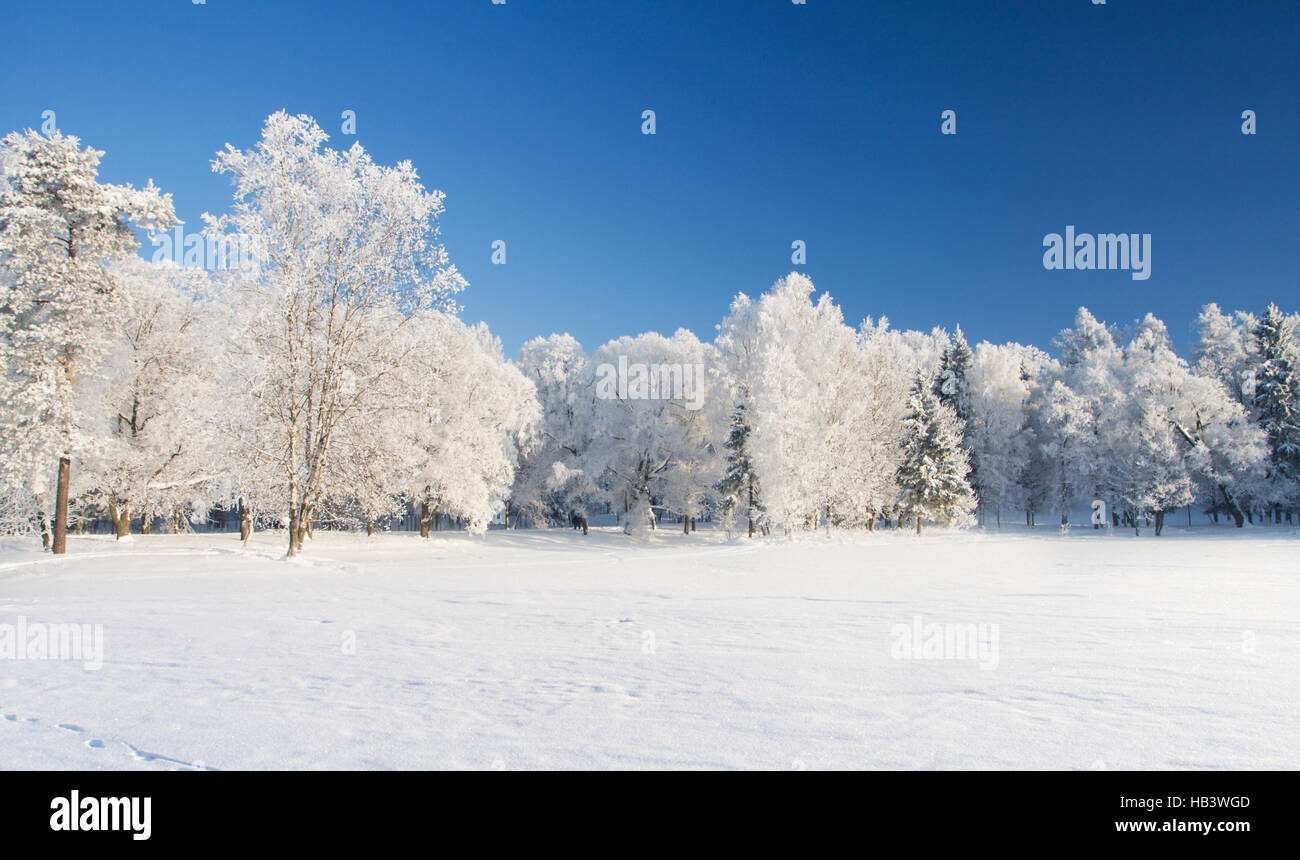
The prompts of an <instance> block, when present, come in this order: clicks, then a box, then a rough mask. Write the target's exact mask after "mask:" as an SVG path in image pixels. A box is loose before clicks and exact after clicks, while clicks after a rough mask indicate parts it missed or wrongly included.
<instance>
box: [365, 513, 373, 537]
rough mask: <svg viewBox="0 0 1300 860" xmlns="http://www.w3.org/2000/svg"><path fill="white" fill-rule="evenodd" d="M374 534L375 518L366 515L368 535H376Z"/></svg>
mask: <svg viewBox="0 0 1300 860" xmlns="http://www.w3.org/2000/svg"><path fill="white" fill-rule="evenodd" d="M374 534H375V518H374V517H366V535H367V536H369V537H374Z"/></svg>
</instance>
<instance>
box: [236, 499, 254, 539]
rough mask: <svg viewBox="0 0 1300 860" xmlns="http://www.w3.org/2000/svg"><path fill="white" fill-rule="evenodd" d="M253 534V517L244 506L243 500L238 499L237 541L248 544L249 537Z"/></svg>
mask: <svg viewBox="0 0 1300 860" xmlns="http://www.w3.org/2000/svg"><path fill="white" fill-rule="evenodd" d="M252 534H253V515H252V512H251V511H249V510H248V506H247V505H245V504H244V499H243V498H242V497H241V498H240V499H239V539H240V540H241V541H243V542H244V543H248V539H249V537H251V536H252Z"/></svg>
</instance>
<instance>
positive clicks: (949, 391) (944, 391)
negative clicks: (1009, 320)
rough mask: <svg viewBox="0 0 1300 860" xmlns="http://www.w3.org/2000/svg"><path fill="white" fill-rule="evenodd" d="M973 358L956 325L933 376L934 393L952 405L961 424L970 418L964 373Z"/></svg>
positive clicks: (965, 373)
mask: <svg viewBox="0 0 1300 860" xmlns="http://www.w3.org/2000/svg"><path fill="white" fill-rule="evenodd" d="M973 360H974V356H973V355H972V354H971V349H970V344H968V343H966V337H965V335H963V334H962V332H961V326H957V332H956V334H954V335H953V339H952V343H950V344H949V345H948V346H947V347H945V348H944V351H943V355H942V356H941V357H940V359H939V372H938V373H937V374H936V375H935V378H934V393H935V396H936V397H938V398H939V402H940V403H942V404H944V405H945V406H950V407H952V410H953V412H955V413H957V417H958V418H960V419H961V420H962V424H963V426H964V425H965V422H967V421H969V420H970V397H969V396H968V387H967V386H968V383H967V381H966V375H967V373H968V372H969V371H970V366H971V362H972V361H973Z"/></svg>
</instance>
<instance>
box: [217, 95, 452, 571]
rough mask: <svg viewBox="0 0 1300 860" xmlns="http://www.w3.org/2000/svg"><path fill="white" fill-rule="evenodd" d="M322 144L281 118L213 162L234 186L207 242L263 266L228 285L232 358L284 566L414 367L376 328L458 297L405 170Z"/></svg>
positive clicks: (355, 148)
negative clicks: (276, 517) (340, 451)
mask: <svg viewBox="0 0 1300 860" xmlns="http://www.w3.org/2000/svg"><path fill="white" fill-rule="evenodd" d="M326 139H327V136H326V134H325V133H324V132H323V131H322V130H321V129H320V127H319V126H318V125H317V124H316V123H315V122H314V121H313V120H312V119H310V118H309V117H305V116H289V115H288V114H286V113H285V112H283V111H281V112H279V113H276V114H273V115H272V116H271V117H269V118H268V119H267V121H266V125H265V127H264V129H263V132H262V139H261V141H260V142H259V143H258V144H257V145H256V146H255V147H254V148H253V149H251V150H248V151H239V150H237V149H235V148H234V147H232V146H229V145H227V147H226V150H225V151H224V152H221V153H219V154H218V156H217V158H216V160H215V161H214V162H213V169H214V170H215V171H217V172H220V173H228V174H230V175H231V176H232V177H233V180H234V184H235V203H234V208H233V211H232V212H231V213H229V214H228V215H225V216H222V217H221V218H216V219H209V230H210V232H212V233H214V234H215V233H221V232H223V231H235V232H238V233H239V234H242V235H243V236H244V237H248V238H249V239H250V240H251V241H252V243H253V246H254V247H255V248H257V249H258V251H259V253H260V254H261V256H262V258H261V259H259V260H258V261H257V262H258V272H257V274H256V276H255V277H250V278H241V279H238V280H235V281H233V282H232V283H233V285H234V286H235V287H236V288H237V293H238V295H237V301H239V302H240V303H242V304H244V305H245V306H246V307H248V308H249V309H250V312H249V313H247V314H246V315H245V318H244V320H243V322H244V325H243V326H242V328H241V329H240V331H239V332H238V333H237V335H236V338H235V340H236V343H235V344H234V351H235V352H236V353H237V354H239V355H241V356H242V357H243V359H244V360H243V361H237V362H236V364H237V366H238V367H239V368H240V370H241V372H242V373H243V374H244V378H243V379H241V380H240V381H241V383H242V385H243V386H244V388H245V390H246V391H248V392H249V393H250V397H249V398H248V403H249V406H250V407H251V408H252V412H251V413H250V414H249V415H248V421H247V422H246V423H245V425H244V428H245V430H246V431H247V432H246V436H245V441H246V448H247V450H248V456H250V457H260V458H270V459H272V460H273V461H274V464H275V466H276V467H277V469H278V471H279V473H280V479H281V481H282V482H283V487H284V493H283V495H284V497H285V498H284V500H283V502H284V504H285V505H286V511H285V512H286V513H287V515H288V516H287V525H288V527H289V549H288V552H289V555H296V554H297V553H298V552H300V550H301V548H302V541H303V538H304V537H305V536H306V535H307V532H308V530H309V529H310V526H311V523H312V521H313V518H314V516H315V515H316V513H317V511H318V508H319V506H320V504H321V503H322V501H323V500H324V498H325V497H326V495H327V494H328V493H329V492H330V487H331V486H335V485H337V483H338V481H337V461H336V460H335V458H334V457H333V456H332V449H333V445H334V442H335V440H336V438H338V436H339V435H340V428H342V427H344V426H345V425H347V424H348V423H349V422H357V421H365V420H366V419H367V416H368V415H369V413H370V412H371V410H372V409H373V408H377V407H376V403H375V402H376V400H379V399H382V397H383V396H384V392H385V390H386V388H387V385H388V382H389V380H390V378H391V377H392V376H393V375H395V374H396V373H397V369H398V368H400V367H402V366H403V364H404V363H405V362H406V361H407V360H408V358H409V354H408V353H403V352H402V351H400V350H398V349H397V348H396V347H397V345H398V344H401V345H404V346H405V348H407V349H410V348H411V344H410V341H409V340H408V339H403V338H400V337H395V336H391V337H387V336H383V335H382V334H381V333H379V332H377V329H376V327H378V326H388V327H389V328H390V329H392V328H400V327H402V326H404V325H405V324H406V321H407V320H409V319H411V318H412V317H413V316H415V315H416V314H418V313H419V312H421V311H423V310H426V309H429V308H439V309H448V308H450V307H451V306H452V301H453V296H454V295H455V293H456V292H458V291H459V290H460V289H462V288H463V287H464V283H465V282H464V279H463V278H461V277H460V275H459V274H458V273H457V271H456V269H455V267H454V266H451V265H450V264H449V263H448V262H447V256H446V252H445V251H444V250H443V248H442V246H441V245H440V244H438V241H437V237H438V231H437V228H436V226H435V219H436V218H437V216H438V214H439V213H440V212H441V211H442V208H443V195H442V193H441V192H436V191H435V192H429V191H426V190H425V188H424V187H423V186H422V185H421V183H420V181H419V177H418V176H417V174H416V172H415V169H414V167H412V165H411V164H410V162H401V163H399V164H397V165H395V166H393V167H385V166H382V165H378V164H376V163H375V162H374V161H373V160H372V159H371V158H370V156H369V154H367V153H366V152H365V150H364V149H362V147H361V146H360V144H353V145H352V147H351V148H350V149H348V150H346V151H343V152H338V151H335V150H332V149H329V148H326V147H325V146H324V143H325V141H326ZM266 428H273V430H274V433H275V437H276V438H275V440H274V444H271V442H270V440H268V439H267V438H266Z"/></svg>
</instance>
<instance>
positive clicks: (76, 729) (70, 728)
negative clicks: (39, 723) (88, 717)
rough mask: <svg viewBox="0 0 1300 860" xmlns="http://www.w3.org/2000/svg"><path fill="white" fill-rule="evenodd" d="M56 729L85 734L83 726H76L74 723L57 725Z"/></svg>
mask: <svg viewBox="0 0 1300 860" xmlns="http://www.w3.org/2000/svg"><path fill="white" fill-rule="evenodd" d="M55 728H60V729H63V730H64V731H65V732H84V731H85V729H83V728H82V727H81V726H74V725H73V724H72V723H57V724H56V725H55Z"/></svg>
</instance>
